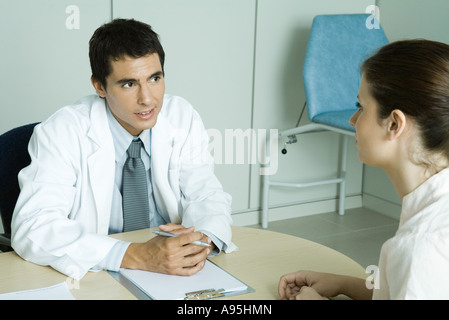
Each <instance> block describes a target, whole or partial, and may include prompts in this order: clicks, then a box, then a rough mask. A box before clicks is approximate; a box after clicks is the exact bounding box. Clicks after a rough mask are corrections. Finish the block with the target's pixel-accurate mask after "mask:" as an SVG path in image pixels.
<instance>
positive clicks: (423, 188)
mask: <svg viewBox="0 0 449 320" xmlns="http://www.w3.org/2000/svg"><path fill="white" fill-rule="evenodd" d="M361 71H362V80H361V83H360V89H359V95H358V103H357V104H358V106H359V108H358V110H357V111H356V112H355V113H354V115H353V116H352V117H351V119H350V123H351V125H353V126H354V127H355V129H356V144H357V147H358V156H359V159H360V161H362V162H364V163H366V164H368V165H372V166H377V167H381V168H383V169H384V170H385V172H386V173H387V175H388V177H389V178H390V179H391V181H392V183H393V186H394V187H395V190H396V192H397V193H398V195H399V196H400V198H401V199H402V211H401V216H400V221H399V228H398V230H397V232H396V234H395V236H394V237H393V238H391V239H389V240H388V241H386V242H385V243H384V245H383V246H382V250H381V253H380V260H379V266H378V270H377V273H376V274H375V278H374V280H375V281H374V283H371V282H369V281H366V280H365V279H359V278H354V277H349V276H343V275H334V274H328V273H320V272H313V271H298V272H295V273H291V274H287V275H284V276H282V277H281V279H280V282H279V295H280V297H281V299H284V298H287V299H327V298H329V297H334V296H336V295H338V294H345V295H347V296H348V297H350V298H353V299H449V277H447V272H448V270H449V169H448V167H449V45H447V44H444V43H440V42H435V41H429V40H404V41H397V42H393V43H390V44H388V45H386V46H384V47H382V48H381V49H380V50H379V51H378V52H377V53H376V54H375V55H374V56H372V57H371V58H369V59H367V60H366V61H365V62H364V64H363V65H362V68H361Z"/></svg>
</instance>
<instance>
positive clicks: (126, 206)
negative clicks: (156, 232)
mask: <svg viewBox="0 0 449 320" xmlns="http://www.w3.org/2000/svg"><path fill="white" fill-rule="evenodd" d="M141 147H142V141H140V139H137V140H133V142H131V145H130V146H129V148H128V151H127V153H128V159H126V162H125V165H124V166H123V178H122V198H123V202H122V203H123V231H125V232H126V231H132V230H137V229H143V228H149V227H150V213H149V204H148V188H147V178H146V172H145V167H144V165H143V162H142V159H141V158H140V149H141Z"/></svg>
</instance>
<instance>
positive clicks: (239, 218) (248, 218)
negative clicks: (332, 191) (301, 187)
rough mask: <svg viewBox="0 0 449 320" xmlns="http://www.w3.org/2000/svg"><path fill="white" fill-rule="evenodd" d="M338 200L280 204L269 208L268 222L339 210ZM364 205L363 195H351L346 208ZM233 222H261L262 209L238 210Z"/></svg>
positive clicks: (242, 223) (248, 223) (233, 216)
mask: <svg viewBox="0 0 449 320" xmlns="http://www.w3.org/2000/svg"><path fill="white" fill-rule="evenodd" d="M337 205H338V200H337V199H330V200H322V201H315V202H308V203H299V204H294V205H289V206H280V207H276V208H270V209H269V210H268V222H270V221H277V220H285V219H291V218H299V217H305V216H310V215H314V214H321V213H326V212H332V211H337ZM361 206H362V196H361V195H356V196H349V197H346V200H345V208H346V209H353V208H359V207H361ZM232 220H233V224H234V225H235V226H249V225H254V224H260V223H261V211H260V210H253V211H247V212H236V213H233V214H232Z"/></svg>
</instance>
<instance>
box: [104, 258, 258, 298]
mask: <svg viewBox="0 0 449 320" xmlns="http://www.w3.org/2000/svg"><path fill="white" fill-rule="evenodd" d="M109 273H110V274H111V275H112V277H114V278H115V279H116V280H117V281H118V282H120V283H121V284H122V285H123V286H124V287H125V288H127V289H128V290H129V291H130V292H131V293H133V294H134V295H135V296H136V297H137V298H138V299H143V300H210V299H217V298H221V297H229V296H234V295H240V294H245V293H249V292H254V291H255V290H254V289H253V288H251V287H250V286H248V285H247V284H245V283H244V282H242V281H240V280H239V279H237V278H235V277H234V276H233V275H231V274H230V273H228V272H227V271H225V270H224V269H222V268H221V267H219V266H218V265H216V264H215V263H213V262H211V261H209V260H206V263H205V265H204V268H203V269H202V270H201V271H199V272H198V273H196V274H194V275H192V276H176V275H167V274H161V273H155V272H150V271H143V270H131V269H123V268H122V269H120V271H119V272H114V271H109Z"/></svg>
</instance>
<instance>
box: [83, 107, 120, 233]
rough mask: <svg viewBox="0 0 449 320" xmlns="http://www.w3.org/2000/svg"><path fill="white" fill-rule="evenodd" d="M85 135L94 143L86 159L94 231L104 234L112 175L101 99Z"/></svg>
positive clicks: (111, 146)
mask: <svg viewBox="0 0 449 320" xmlns="http://www.w3.org/2000/svg"><path fill="white" fill-rule="evenodd" d="M88 136H89V138H90V139H92V141H93V142H94V148H93V152H92V154H91V155H90V156H89V158H88V167H89V169H88V170H89V173H88V174H89V182H90V185H91V188H92V192H93V195H94V199H95V207H96V214H97V232H98V233H99V234H107V233H108V229H109V219H110V212H111V204H112V194H113V187H114V176H115V155H114V144H113V139H112V134H111V131H110V130H109V124H108V121H107V115H106V105H105V103H104V100H103V99H101V98H97V99H96V100H95V101H94V103H93V105H92V110H91V123H90V128H89V132H88Z"/></svg>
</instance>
